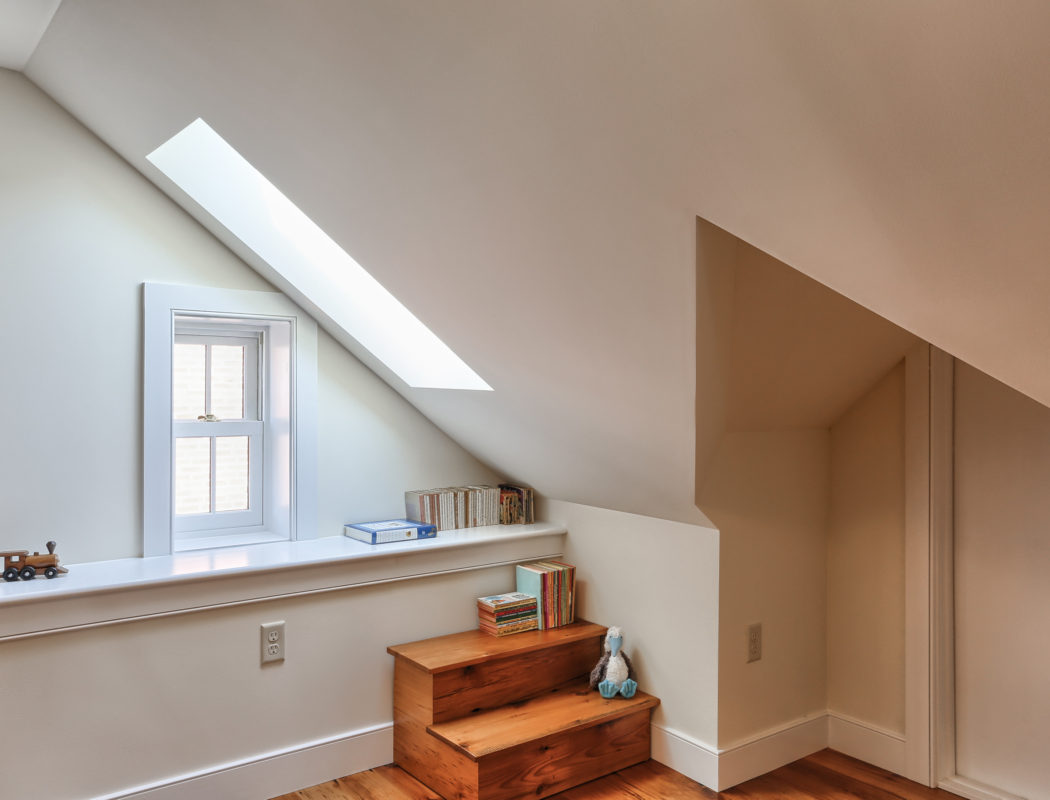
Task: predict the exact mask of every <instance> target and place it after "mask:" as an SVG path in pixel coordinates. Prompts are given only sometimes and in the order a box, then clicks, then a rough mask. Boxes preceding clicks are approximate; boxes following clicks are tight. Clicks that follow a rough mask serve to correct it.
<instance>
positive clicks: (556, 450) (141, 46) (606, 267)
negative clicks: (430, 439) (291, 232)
mask: <svg viewBox="0 0 1050 800" xmlns="http://www.w3.org/2000/svg"><path fill="white" fill-rule="evenodd" d="M1048 34H1050V4H1046V3H1045V2H1042V0H1039V2H1036V1H1035V0H1016V2H1012V3H1009V4H990V3H980V4H979V3H970V4H953V5H952V6H951V8H950V10H949V9H947V8H946V6H945V5H944V4H943V3H939V2H932V1H930V2H918V3H916V2H904V1H903V0H900V1H899V2H888V3H887V2H884V1H883V0H879V2H876V1H875V0H867V1H866V2H855V3H841V4H828V3H825V2H820V1H819V0H784V2H778V3H769V2H764V0H737V2H733V3H724V2H714V1H713V0H712V1H710V2H672V3H660V4H652V3H644V4H642V3H639V4H610V3H608V2H606V0H578V1H577V2H573V3H564V2H560V0H539V1H538V2H530V3H520V2H511V1H510V0H499V1H496V2H477V1H476V0H448V2H444V3H440V4H438V3H419V2H416V1H415V0H386V1H385V2H382V3H376V2H368V1H367V0H358V1H357V2H340V3H333V2H328V1H326V0H302V2H298V3H294V4H293V3H287V2H284V0H264V1H263V2H260V0H224V1H223V2H214V1H213V0H185V1H184V2H180V3H171V2H166V1H165V0H81V2H77V3H67V4H64V5H63V6H62V7H61V8H60V10H59V12H58V13H57V14H56V15H55V18H54V21H53V23H52V25H51V27H50V29H49V30H48V32H47V34H46V35H45V36H44V38H43V40H42V41H41V43H40V46H39V47H38V49H37V51H36V53H35V54H34V56H33V57H32V59H31V60H30V62H29V64H28V66H27V67H26V74H27V75H28V76H29V77H30V78H31V79H32V80H33V81H34V82H36V83H37V84H38V85H40V86H41V87H42V88H43V89H44V90H45V91H47V92H48V93H50V94H51V95H52V96H53V97H55V98H56V99H57V100H58V101H59V102H60V103H61V104H62V105H64V106H65V107H66V108H67V109H69V110H70V111H71V112H72V113H73V114H74V115H76V116H77V117H78V118H80V119H81V120H82V121H84V123H85V124H86V125H87V126H88V127H89V128H91V129H92V130H94V131H95V132H96V133H97V134H98V135H99V136H100V137H101V138H102V139H104V140H105V141H106V142H108V143H109V144H110V145H111V146H112V147H113V148H114V149H115V150H117V152H119V153H121V154H122V155H123V156H124V157H125V158H127V159H128V160H129V162H131V163H132V164H133V165H135V166H136V167H138V168H139V169H141V170H143V172H144V173H145V174H146V175H147V176H148V177H151V178H153V179H155V180H158V183H161V182H160V180H159V178H157V174H156V173H155V172H154V171H153V170H152V168H151V167H150V166H149V165H148V164H147V163H146V162H145V160H144V156H145V155H146V153H148V152H150V151H151V150H152V149H154V148H155V147H156V146H157V145H158V144H159V143H161V142H162V141H164V140H166V139H167V138H168V137H170V136H171V135H172V134H173V133H174V132H176V131H177V130H180V129H181V128H182V127H184V126H185V125H186V124H187V123H188V122H190V121H191V120H192V119H194V118H196V117H198V116H200V117H203V118H204V119H205V120H207V121H208V122H209V124H211V125H212V126H213V127H214V128H215V129H216V130H217V131H218V132H219V133H220V134H221V135H222V136H223V137H225V138H226V139H227V140H228V141H230V143H231V144H233V145H234V146H235V147H236V148H237V149H238V150H240V152H242V153H243V154H244V155H245V156H246V157H247V158H248V159H249V160H250V161H251V162H252V163H254V164H255V165H256V166H257V167H259V168H260V170H261V171H262V172H263V173H264V174H266V175H267V176H268V177H270V178H271V180H273V181H274V183H276V184H277V185H278V186H279V187H280V188H281V189H282V191H284V192H285V194H287V195H288V196H289V197H290V198H291V199H292V200H293V201H294V202H296V203H297V204H298V205H299V206H300V207H301V208H302V209H303V210H304V211H306V212H307V213H308V214H309V215H310V216H311V217H312V218H313V219H314V220H315V221H316V222H318V224H320V225H321V227H322V228H324V229H325V230H326V231H327V232H328V233H329V234H330V235H331V236H332V237H333V238H334V239H336V240H337V241H338V242H339V243H340V244H341V245H342V246H343V247H344V248H345V249H346V250H347V251H348V252H349V253H350V254H351V255H353V256H354V257H355V258H356V259H357V260H358V261H359V262H360V263H362V264H363V265H364V266H365V267H366V268H367V269H369V270H370V271H371V272H372V274H373V275H375V277H376V278H377V279H379V280H380V282H382V283H383V284H384V285H385V286H386V287H387V288H389V289H390V290H391V291H392V292H393V293H394V294H395V295H396V296H397V297H398V298H399V299H401V300H402V301H403V302H404V303H405V304H406V305H407V306H408V307H409V308H410V309H412V310H413V311H414V312H415V313H416V314H417V315H418V316H419V317H420V318H421V319H422V320H423V321H424V322H425V323H426V324H427V325H428V326H430V327H431V329H433V330H434V331H435V332H436V333H438V335H439V336H441V338H442V339H444V340H445V341H446V342H447V343H448V344H449V345H450V346H451V347H452V348H453V349H454V350H456V352H457V353H459V354H460V355H461V356H463V358H464V359H465V360H466V361H467V363H468V364H470V365H471V366H472V367H474V368H475V369H476V370H477V371H478V372H479V374H481V376H482V377H483V378H484V379H485V380H486V381H488V383H490V384H491V385H492V386H493V387H494V388H495V390H496V391H495V392H493V393H491V394H486V396H480V395H477V394H459V393H448V392H431V391H426V390H411V389H407V388H406V387H403V386H398V384H397V382H396V379H395V378H392V377H391V378H390V379H391V381H392V383H394V385H395V386H398V388H399V390H400V391H402V393H403V394H404V395H405V396H406V397H407V398H408V399H409V400H410V401H411V402H413V403H414V404H415V405H416V406H417V407H419V408H420V409H421V410H422V411H423V412H424V413H425V414H427V415H428V416H429V417H430V418H431V419H432V420H434V421H435V422H436V423H437V424H438V425H439V426H441V427H442V428H444V429H445V430H446V431H448V432H449V433H450V434H451V435H452V436H453V437H454V438H456V439H457V440H458V441H460V442H461V443H463V444H464V445H465V446H466V447H467V448H468V449H470V450H471V451H472V452H474V453H475V454H477V455H478V456H479V457H481V458H482V459H483V460H485V461H487V462H488V463H490V464H492V465H494V466H495V467H497V468H498V469H500V470H501V471H503V472H504V473H506V474H507V475H508V477H513V478H517V479H522V480H531V481H534V482H535V484H536V485H537V488H538V489H539V490H540V491H541V492H544V493H546V494H549V495H552V496H555V497H560V498H564V499H568V500H575V501H579V502H584V503H589V504H592V505H599V506H605V507H609V508H618V509H624V510H628V511H635V512H639V513H646V514H652V515H655V516H663V517H671V518H676V519H686V520H690V519H697V518H698V517H697V512H696V510H695V507H694V506H693V458H694V450H695V439H696V435H695V420H696V415H697V414H699V415H700V416H701V417H702V416H703V415H704V413H705V409H704V407H703V406H704V404H705V403H706V402H707V397H708V393H707V391H706V390H705V392H702V393H701V394H700V397H699V403H700V405H701V408H699V409H694V393H695V390H696V388H697V383H696V380H695V377H694V376H695V372H696V364H697V352H698V351H697V349H696V346H695V341H694V330H695V319H694V310H695V308H696V293H695V273H696V270H695V266H696V265H695V258H694V245H695V219H696V216H698V215H699V216H701V217H703V218H705V219H708V220H711V221H712V222H714V223H716V224H717V225H718V226H720V227H722V228H724V229H726V230H728V231H730V232H731V233H733V234H735V235H736V236H738V237H740V238H741V239H743V240H745V241H747V242H750V243H751V244H753V245H755V246H756V247H758V248H760V249H762V250H764V251H766V252H769V253H771V254H773V255H774V256H776V257H777V258H778V259H780V260H782V261H784V262H786V263H788V264H790V265H792V266H793V267H795V268H797V269H798V270H800V271H802V272H804V273H806V274H808V275H810V276H811V277H813V278H815V279H817V280H818V281H820V282H821V283H824V284H826V285H828V286H830V287H832V288H833V289H835V290H837V291H839V292H841V293H843V294H844V295H846V296H848V297H850V298H852V299H853V300H855V301H857V302H858V303H860V304H862V305H864V306H866V307H868V308H870V309H872V310H874V311H876V312H878V313H879V314H881V315H883V316H885V317H887V318H889V319H890V320H892V321H893V322H895V323H897V324H898V325H900V326H902V327H903V328H906V329H908V330H910V331H912V332H914V333H916V334H918V335H919V336H921V337H923V338H925V339H927V340H930V341H932V342H934V343H935V344H938V345H939V346H941V347H943V348H944V349H946V350H948V351H949V352H953V353H955V354H956V355H958V356H960V357H962V358H964V359H965V360H967V361H969V362H970V363H972V364H974V365H975V366H978V367H980V368H981V369H983V370H985V371H986V372H989V373H991V374H992V375H994V376H996V377H998V378H1000V379H1002V380H1004V381H1006V382H1007V383H1009V384H1011V385H1013V386H1015V387H1016V388H1018V389H1020V390H1021V391H1024V392H1026V393H1028V394H1030V395H1031V396H1033V397H1035V398H1036V399H1038V400H1040V401H1041V402H1043V403H1050V368H1048V366H1050V364H1048V362H1047V358H1046V353H1047V352H1050V314H1047V313H1046V307H1047V300H1048V299H1050V270H1048V269H1047V268H1046V267H1045V265H1044V264H1045V258H1046V253H1048V252H1050V226H1048V225H1046V223H1045V221H1044V219H1043V217H1044V215H1045V209H1046V208H1048V207H1050V151H1048V149H1047V147H1046V143H1047V141H1048V140H1050V138H1048V136H1047V134H1048V133H1050V103H1047V102H1045V98H1046V97H1047V96H1050V48H1047V47H1046V46H1045V42H1046V41H1047V38H1048ZM175 196H177V195H175ZM190 210H191V213H193V211H194V209H193V208H192V206H191V207H190ZM205 224H210V223H208V222H207V221H206V220H205ZM216 232H217V235H219V236H220V237H222V236H224V234H223V232H222V231H216ZM348 345H349V346H351V347H352V348H353V347H354V343H352V342H348ZM362 357H363V359H364V360H365V361H366V362H367V363H370V365H372V366H373V367H374V368H376V369H377V371H379V372H380V373H381V374H383V370H382V368H381V367H375V365H374V364H373V363H372V362H371V361H370V360H369V358H368V356H367V355H366V354H364V355H363V356H362ZM700 362H701V363H700V369H701V372H703V371H704V359H703V357H701V359H700Z"/></svg>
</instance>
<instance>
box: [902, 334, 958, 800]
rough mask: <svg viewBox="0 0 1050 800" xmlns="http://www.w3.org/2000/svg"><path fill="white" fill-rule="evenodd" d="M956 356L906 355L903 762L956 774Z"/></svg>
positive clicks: (932, 776)
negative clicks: (954, 455) (954, 615)
mask: <svg viewBox="0 0 1050 800" xmlns="http://www.w3.org/2000/svg"><path fill="white" fill-rule="evenodd" d="M954 371H955V361H954V359H953V358H952V357H951V356H950V355H948V354H947V353H945V352H944V351H943V350H938V349H937V348H936V347H932V346H931V345H928V344H926V343H922V344H919V345H916V346H915V347H914V348H913V349H912V350H911V351H910V352H909V353H908V355H907V357H906V358H905V412H904V430H905V441H904V461H905V471H904V474H905V539H904V595H905V596H904V664H905V672H904V730H905V749H904V770H903V774H904V776H905V777H907V778H910V779H911V780H913V781H917V782H919V783H922V784H925V785H926V786H937V785H938V784H939V783H940V781H941V780H943V779H944V778H946V777H948V776H950V775H954V774H955V728H954V725H955V719H954V715H955V687H954V675H955V665H954V640H953V631H954V621H953V611H954V593H953V578H954V572H955V570H954V560H953V543H952V533H953V518H952V517H953V508H954V500H953V485H954V477H953V438H954V434H953V431H954V419H953V409H954Z"/></svg>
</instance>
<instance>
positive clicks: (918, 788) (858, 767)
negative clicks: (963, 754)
mask: <svg viewBox="0 0 1050 800" xmlns="http://www.w3.org/2000/svg"><path fill="white" fill-rule="evenodd" d="M807 760H808V761H810V762H812V763H814V764H820V765H821V766H823V767H825V768H827V769H829V770H833V771H835V772H838V773H841V774H843V775H846V776H848V777H849V778H851V779H853V780H856V781H860V782H862V783H867V784H871V785H872V786H877V787H879V788H880V789H885V790H886V791H888V792H890V793H892V794H893V795H895V796H897V797H901V798H905V800H958V797H957V795H954V794H952V793H951V792H946V791H944V790H943V789H931V788H929V787H928V786H923V785H922V784H919V783H915V782H914V781H910V780H908V779H907V778H904V777H902V776H900V775H894V774H893V773H892V772H888V771H886V770H884V769H881V768H879V767H876V766H873V765H871V764H866V763H865V762H863V761H858V760H857V759H855V758H850V757H849V756H847V755H843V754H842V753H838V752H836V751H834V750H821V751H820V752H819V753H814V754H813V755H811V756H809V757H808V758H807Z"/></svg>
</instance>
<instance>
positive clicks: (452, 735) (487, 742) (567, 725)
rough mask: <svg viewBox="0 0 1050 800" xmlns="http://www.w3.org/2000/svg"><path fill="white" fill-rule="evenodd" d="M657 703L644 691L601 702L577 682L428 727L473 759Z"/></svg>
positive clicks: (618, 716)
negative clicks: (631, 695) (628, 696)
mask: <svg viewBox="0 0 1050 800" xmlns="http://www.w3.org/2000/svg"><path fill="white" fill-rule="evenodd" d="M659 704H660V700H659V699H658V698H656V697H653V696H652V695H649V694H645V693H644V692H636V693H635V695H634V697H632V698H630V699H627V698H625V697H621V696H617V697H614V698H612V699H609V700H606V699H605V698H604V697H602V696H601V695H600V694H599V693H598V692H596V691H595V690H593V689H591V688H590V687H589V686H588V685H587V683H586V682H585V681H579V680H577V681H572V682H571V683H567V684H564V685H562V686H559V687H557V688H555V689H553V690H551V691H548V692H547V693H545V694H542V695H539V696H538V697H533V698H531V699H529V700H523V701H521V702H518V703H512V704H510V705H506V706H501V707H500V708H494V709H489V710H487V711H482V712H479V713H477V714H471V715H470V716H467V717H460V718H459V719H455V720H452V721H450V722H441V723H436V724H434V725H431V726H429V727H428V728H427V730H428V732H429V733H430V734H431V735H432V736H436V737H438V738H439V739H441V740H442V741H444V742H446V743H447V744H449V745H451V746H452V747H455V748H456V749H457V750H459V751H460V752H461V753H463V754H464V755H465V756H467V757H468V758H470V759H472V760H474V761H478V760H479V759H481V758H484V757H485V756H489V755H492V754H494V753H498V752H500V751H502V750H509V749H510V748H513V747H517V746H518V745H520V744H525V743H526V742H532V741H541V740H543V739H546V738H548V737H550V736H553V735H556V734H560V733H562V732H565V731H572V732H576V733H579V732H580V731H582V730H585V729H587V728H590V727H593V726H595V725H601V724H602V723H605V722H611V721H612V720H615V719H619V718H621V717H626V716H630V715H631V714H635V713H637V712H639V711H646V712H648V711H649V710H650V709H652V708H655V707H656V706H658V705H659Z"/></svg>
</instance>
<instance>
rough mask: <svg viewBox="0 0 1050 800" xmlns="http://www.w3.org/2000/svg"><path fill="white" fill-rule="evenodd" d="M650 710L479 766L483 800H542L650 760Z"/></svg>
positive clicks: (510, 752) (496, 755)
mask: <svg viewBox="0 0 1050 800" xmlns="http://www.w3.org/2000/svg"><path fill="white" fill-rule="evenodd" d="M649 734H650V721H649V710H648V709H643V710H641V711H639V712H637V713H635V714H631V715H629V716H626V717H621V718H619V719H616V720H613V721H611V722H606V723H602V724H600V725H595V726H593V727H590V728H586V729H584V730H573V731H567V732H564V733H558V734H553V735H551V736H547V737H545V738H543V739H541V740H538V741H535V742H529V743H528V744H524V745H520V746H518V747H515V748H513V749H510V750H504V751H501V752H499V753H493V754H492V755H489V756H485V757H483V758H482V759H480V760H479V761H478V781H479V782H478V790H477V796H478V798H479V800H518V799H519V798H526V797H529V798H541V797H547V796H549V795H552V794H557V793H558V792H562V791H565V790H566V789H569V788H571V787H573V786H578V785H579V784H581V783H586V782H587V781H591V780H594V779H595V778H600V777H602V776H603V775H608V774H609V773H611V772H615V771H617V770H620V769H624V768H626V767H629V766H632V765H634V764H638V763H640V762H642V761H645V760H647V759H648V758H649V744H650V742H649Z"/></svg>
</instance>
